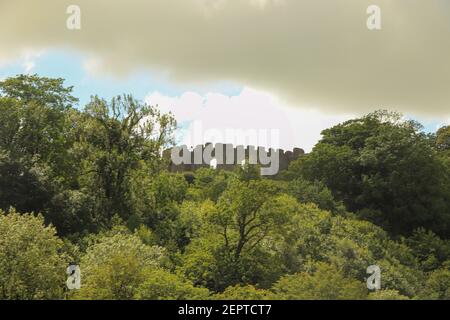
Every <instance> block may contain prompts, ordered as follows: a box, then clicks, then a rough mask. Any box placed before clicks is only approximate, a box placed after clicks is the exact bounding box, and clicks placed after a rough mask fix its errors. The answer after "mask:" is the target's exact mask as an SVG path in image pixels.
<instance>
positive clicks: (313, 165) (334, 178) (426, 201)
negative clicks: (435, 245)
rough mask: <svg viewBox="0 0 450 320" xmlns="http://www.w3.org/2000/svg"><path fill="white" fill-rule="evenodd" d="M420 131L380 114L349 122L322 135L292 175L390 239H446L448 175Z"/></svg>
mask: <svg viewBox="0 0 450 320" xmlns="http://www.w3.org/2000/svg"><path fill="white" fill-rule="evenodd" d="M420 128H421V127H420V126H419V125H418V124H417V123H415V122H412V121H403V120H401V116H400V115H398V114H395V113H389V112H384V111H379V112H375V113H372V114H369V115H367V116H364V117H362V118H360V119H355V120H349V121H347V122H344V123H343V124H339V125H337V126H334V127H332V128H330V129H327V130H324V131H323V132H322V135H323V138H322V140H321V141H320V142H319V143H318V144H317V145H316V146H315V147H314V149H313V151H312V152H311V153H310V154H309V155H307V156H306V157H302V159H300V160H298V161H297V163H296V164H294V165H293V166H292V170H295V172H296V175H297V176H303V177H304V178H306V179H309V180H311V181H314V180H316V179H319V180H321V181H322V182H323V183H324V184H325V185H326V186H327V187H328V188H330V190H331V191H332V192H333V195H334V196H335V197H336V198H337V199H338V200H342V201H344V203H345V205H346V207H347V209H348V210H349V211H352V212H355V213H357V214H358V216H359V217H361V218H365V219H368V220H370V221H372V222H374V223H376V224H378V225H380V226H382V227H383V228H385V229H387V230H389V231H390V232H391V233H392V234H394V235H398V234H409V233H411V232H412V231H413V230H414V229H416V228H418V227H421V226H423V227H425V228H428V229H431V230H433V231H435V232H437V233H438V234H442V235H443V234H448V230H449V229H448V228H449V222H450V217H449V212H450V211H449V207H448V204H449V203H450V198H449V197H450V194H449V192H448V190H449V189H448V181H449V180H448V170H446V169H445V168H444V167H443V165H442V163H441V162H440V161H439V159H438V157H437V155H436V152H435V151H434V149H433V146H432V142H431V139H430V137H429V136H427V135H425V134H423V133H421V132H420ZM291 173H292V174H294V173H293V172H291Z"/></svg>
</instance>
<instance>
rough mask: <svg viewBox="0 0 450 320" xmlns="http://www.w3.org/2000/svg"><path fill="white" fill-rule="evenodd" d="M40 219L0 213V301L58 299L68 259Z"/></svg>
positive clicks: (26, 215)
mask: <svg viewBox="0 0 450 320" xmlns="http://www.w3.org/2000/svg"><path fill="white" fill-rule="evenodd" d="M55 234H56V231H55V229H54V228H53V227H52V226H45V224H44V219H43V217H42V216H40V215H39V216H34V215H32V214H22V215H21V214H19V213H17V212H16V211H15V210H13V209H12V210H10V211H9V212H8V213H5V212H4V211H0V299H26V300H28V299H61V298H63V294H64V285H65V281H66V268H67V266H68V262H69V258H68V257H67V256H66V255H64V254H63V253H62V248H63V242H62V241H61V240H60V239H58V238H57V237H56V235H55Z"/></svg>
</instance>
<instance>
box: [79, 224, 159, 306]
mask: <svg viewBox="0 0 450 320" xmlns="http://www.w3.org/2000/svg"><path fill="white" fill-rule="evenodd" d="M164 259H165V258H164V250H163V249H162V248H160V247H156V246H153V247H151V246H147V245H145V244H143V243H142V241H141V240H140V239H139V237H138V236H137V235H134V234H129V232H128V231H127V230H125V229H123V228H119V229H115V230H112V231H111V232H108V233H105V234H101V235H99V236H98V237H96V238H94V239H93V243H92V244H91V245H90V246H89V247H88V248H87V250H86V253H85V254H84V255H83V256H82V257H81V261H80V269H81V274H82V284H81V289H80V290H78V291H77V292H75V293H74V295H73V297H74V298H76V299H100V300H103V299H119V300H129V299H133V298H134V297H135V295H136V294H137V292H138V288H139V287H140V286H141V285H142V284H143V283H144V281H145V280H146V277H147V274H148V273H149V272H150V271H151V270H153V269H155V268H159V267H162V266H163V265H164Z"/></svg>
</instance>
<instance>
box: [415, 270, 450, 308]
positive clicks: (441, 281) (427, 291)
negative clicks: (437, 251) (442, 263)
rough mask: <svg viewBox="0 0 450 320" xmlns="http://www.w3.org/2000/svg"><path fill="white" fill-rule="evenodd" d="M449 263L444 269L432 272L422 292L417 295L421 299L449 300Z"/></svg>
mask: <svg viewBox="0 0 450 320" xmlns="http://www.w3.org/2000/svg"><path fill="white" fill-rule="evenodd" d="M449 267H450V263H448V262H447V264H446V267H443V268H441V269H437V270H435V271H433V272H432V273H431V274H430V275H429V277H428V279H427V281H426V283H425V287H424V289H423V291H422V292H421V293H420V294H419V297H420V298H422V299H432V300H450V268H449Z"/></svg>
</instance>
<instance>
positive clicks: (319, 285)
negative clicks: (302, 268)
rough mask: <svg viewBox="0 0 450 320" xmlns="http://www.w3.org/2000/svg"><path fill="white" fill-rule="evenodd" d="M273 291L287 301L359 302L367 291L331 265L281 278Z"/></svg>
mask: <svg viewBox="0 0 450 320" xmlns="http://www.w3.org/2000/svg"><path fill="white" fill-rule="evenodd" d="M273 291H274V292H275V293H276V294H278V295H279V296H281V297H282V298H283V299H288V300H360V299H365V298H366V297H367V289H366V288H365V286H364V284H363V283H362V282H360V281H358V280H355V279H351V278H347V277H345V276H344V275H343V274H342V272H341V271H340V270H339V269H336V268H335V267H333V266H332V265H327V264H321V263H319V264H317V265H316V266H315V267H314V270H313V271H311V272H301V273H297V274H294V275H287V276H284V277H282V278H281V279H280V280H279V281H278V282H277V283H276V284H275V285H274V286H273Z"/></svg>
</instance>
